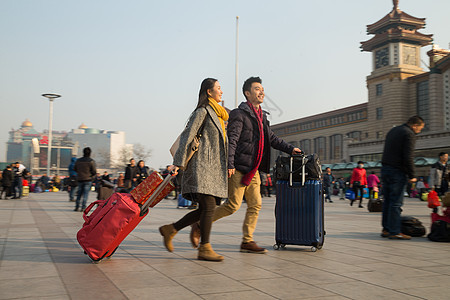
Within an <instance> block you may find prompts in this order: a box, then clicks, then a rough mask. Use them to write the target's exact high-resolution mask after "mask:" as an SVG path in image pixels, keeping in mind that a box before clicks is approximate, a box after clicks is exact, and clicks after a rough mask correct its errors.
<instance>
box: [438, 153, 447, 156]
mask: <svg viewBox="0 0 450 300" xmlns="http://www.w3.org/2000/svg"><path fill="white" fill-rule="evenodd" d="M445 154H448V153H447V152H441V153H439V157H441V156H443V155H445Z"/></svg>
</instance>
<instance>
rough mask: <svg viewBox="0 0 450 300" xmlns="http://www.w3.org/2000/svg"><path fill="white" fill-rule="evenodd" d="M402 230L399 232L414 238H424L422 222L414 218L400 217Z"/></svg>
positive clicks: (424, 231)
mask: <svg viewBox="0 0 450 300" xmlns="http://www.w3.org/2000/svg"><path fill="white" fill-rule="evenodd" d="M401 222H402V228H401V232H402V233H404V234H406V235H409V236H414V237H419V236H424V235H425V233H426V230H425V227H424V226H423V225H422V222H420V221H419V219H417V218H415V217H409V216H402V217H401Z"/></svg>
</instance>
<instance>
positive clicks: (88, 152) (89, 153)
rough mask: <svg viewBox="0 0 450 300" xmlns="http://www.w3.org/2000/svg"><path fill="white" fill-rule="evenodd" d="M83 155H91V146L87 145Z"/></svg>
mask: <svg viewBox="0 0 450 300" xmlns="http://www.w3.org/2000/svg"><path fill="white" fill-rule="evenodd" d="M83 156H84V157H90V156H91V148H89V147H86V148H84V149H83Z"/></svg>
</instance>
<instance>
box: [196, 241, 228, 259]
mask: <svg viewBox="0 0 450 300" xmlns="http://www.w3.org/2000/svg"><path fill="white" fill-rule="evenodd" d="M197 258H198V259H199V260H209V261H222V260H223V256H222V255H219V254H217V253H216V252H214V250H213V249H212V247H211V244H210V243H206V244H200V247H199V248H198V257H197Z"/></svg>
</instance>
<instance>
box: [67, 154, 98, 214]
mask: <svg viewBox="0 0 450 300" xmlns="http://www.w3.org/2000/svg"><path fill="white" fill-rule="evenodd" d="M73 170H74V171H75V172H77V181H78V194H77V200H76V202H75V209H74V211H78V208H79V207H80V204H81V210H80V211H84V209H85V208H86V202H87V199H88V196H89V192H90V190H91V187H92V181H93V179H94V176H95V174H96V173H97V168H96V166H95V161H94V160H93V159H92V158H91V148H89V147H86V148H84V149H83V157H82V158H79V159H77V161H76V162H75V166H74V168H73ZM81 196H83V202H82V203H80V201H81Z"/></svg>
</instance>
